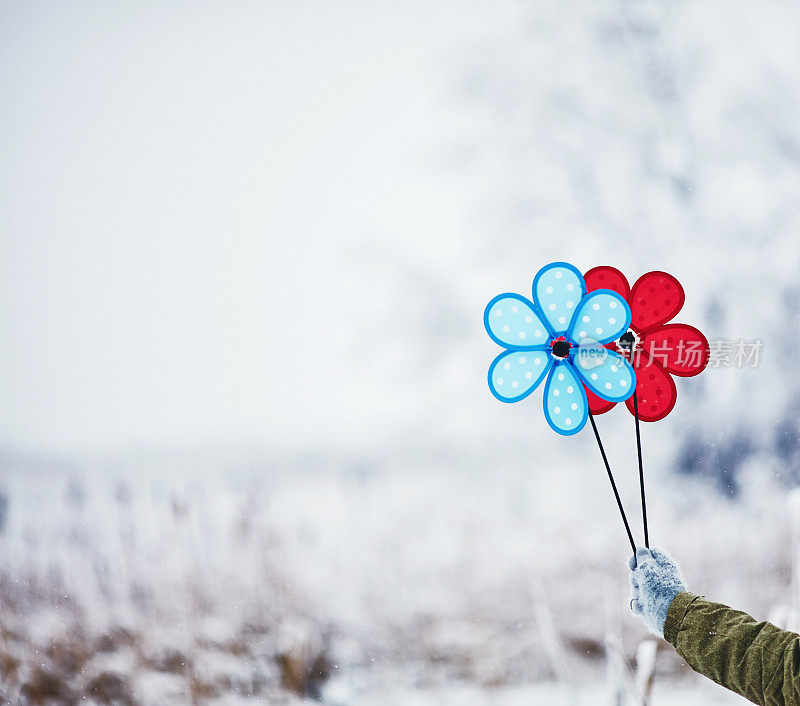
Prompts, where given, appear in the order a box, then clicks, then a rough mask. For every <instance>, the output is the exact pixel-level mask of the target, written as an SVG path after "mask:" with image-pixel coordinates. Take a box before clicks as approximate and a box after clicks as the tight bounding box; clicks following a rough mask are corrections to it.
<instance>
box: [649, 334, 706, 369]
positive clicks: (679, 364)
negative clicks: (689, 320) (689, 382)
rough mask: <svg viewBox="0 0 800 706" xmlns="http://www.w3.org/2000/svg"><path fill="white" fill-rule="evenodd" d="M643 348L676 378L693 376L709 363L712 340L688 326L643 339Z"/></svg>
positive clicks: (650, 335)
mask: <svg viewBox="0 0 800 706" xmlns="http://www.w3.org/2000/svg"><path fill="white" fill-rule="evenodd" d="M640 345H641V347H642V350H644V351H645V352H646V353H647V355H648V356H650V358H651V360H654V361H656V362H657V363H658V364H659V365H660V366H661V367H662V368H664V370H665V371H666V372H668V373H672V374H673V375H680V376H681V377H691V376H692V375H697V374H698V373H700V372H702V371H703V369H704V368H705V367H706V365H707V364H708V356H709V348H708V341H707V340H706V337H705V336H704V335H703V334H702V333H700V331H698V330H697V329H696V328H695V327H694V326H689V325H688V324H667V325H666V326H662V327H661V328H658V329H656V330H655V331H652V332H651V333H648V334H645V335H644V336H642V339H641V342H640Z"/></svg>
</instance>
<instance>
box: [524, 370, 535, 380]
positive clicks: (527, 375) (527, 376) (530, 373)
mask: <svg viewBox="0 0 800 706" xmlns="http://www.w3.org/2000/svg"><path fill="white" fill-rule="evenodd" d="M525 377H526V378H528V380H530V379H531V378H532V377H533V373H532V372H531V371H530V370H529V371H528V372H527V373H525Z"/></svg>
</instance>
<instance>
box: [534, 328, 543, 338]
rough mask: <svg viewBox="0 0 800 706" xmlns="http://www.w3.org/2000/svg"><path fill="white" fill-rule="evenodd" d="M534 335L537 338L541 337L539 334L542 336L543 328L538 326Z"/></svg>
mask: <svg viewBox="0 0 800 706" xmlns="http://www.w3.org/2000/svg"><path fill="white" fill-rule="evenodd" d="M533 335H534V336H536V338H539V336H541V335H542V329H540V328H537V329H536V330H535V331H534V332H533Z"/></svg>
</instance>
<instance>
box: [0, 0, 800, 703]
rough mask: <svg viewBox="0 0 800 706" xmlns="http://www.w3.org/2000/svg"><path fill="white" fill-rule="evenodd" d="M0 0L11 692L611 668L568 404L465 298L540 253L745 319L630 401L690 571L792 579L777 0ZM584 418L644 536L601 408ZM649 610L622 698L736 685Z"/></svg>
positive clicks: (764, 603)
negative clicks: (568, 430) (517, 391)
mask: <svg viewBox="0 0 800 706" xmlns="http://www.w3.org/2000/svg"><path fill="white" fill-rule="evenodd" d="M0 14H2V16H3V19H4V21H3V22H0V35H1V36H2V41H0V59H2V61H0V89H1V90H2V92H3V94H4V95H5V96H6V98H7V99H6V100H5V101H3V105H2V106H0V117H1V118H2V123H3V124H4V125H5V126H6V129H4V130H3V131H0V153H2V155H3V159H2V160H0V162H1V163H0V219H2V222H3V224H4V226H3V237H2V244H3V253H2V255H3V256H2V257H0V332H1V334H2V335H0V361H1V362H0V390H2V395H0V397H2V400H3V402H2V404H0V449H2V450H3V452H2V454H0V470H1V471H2V475H0V479H1V480H0V490H1V491H2V502H1V503H0V516H1V517H2V531H0V588H1V589H2V593H0V600H2V611H1V612H0V621H1V622H0V628H2V630H0V638H1V639H0V656H2V659H0V685H2V689H3V690H4V695H5V696H6V698H8V699H9V700H11V701H12V703H13V702H14V699H17V700H22V699H24V698H28V699H29V700H32V701H34V702H36V699H40V700H41V699H45V698H47V697H48V694H49V697H50V698H52V699H56V700H59V699H60V700H61V701H67V702H68V701H69V700H70V699H72V698H77V697H79V696H86V697H91V698H92V699H94V700H96V701H99V702H103V701H104V700H105V701H109V700H112V701H113V699H114V698H116V699H117V700H118V701H120V700H121V701H123V702H124V701H128V702H133V701H134V700H135V701H136V702H137V703H142V704H148V703H153V704H159V706H160V705H162V704H169V703H176V704H177V703H191V702H195V703H200V702H208V703H213V702H215V701H216V702H219V703H238V702H239V701H242V702H246V701H248V700H254V699H261V700H262V701H267V702H270V703H272V702H274V703H281V702H282V701H283V702H286V703H291V702H292V700H293V699H294V697H292V696H290V694H291V693H292V688H295V689H296V690H298V689H299V690H305V692H306V693H307V694H312V695H314V694H321V695H322V696H323V697H324V698H325V699H326V700H328V701H329V702H330V703H332V704H343V705H345V704H346V705H352V706H361V705H362V704H363V705H366V704H381V705H382V706H383V705H384V704H391V703H398V704H400V703H403V704H414V703H419V704H427V703H431V704H432V703H436V704H447V703H459V704H470V706H472V704H473V703H474V704H484V703H485V704H502V705H505V704H512V703H513V704H517V703H520V704H521V703H558V699H559V698H562V697H564V698H566V692H565V690H564V688H563V687H562V686H559V685H557V684H555V683H554V679H555V678H556V677H557V675H558V674H559V673H560V672H559V669H560V668H561V667H559V664H561V666H562V667H563V664H566V665H567V670H566V673H568V674H569V675H570V676H569V678H568V681H571V682H572V684H571V686H572V687H573V688H574V689H575V690H576V691H573V692H571V693H572V694H573V696H574V695H575V693H577V694H578V696H577V697H576V698H579V699H580V701H579V703H582V704H583V703H607V702H608V699H609V696H608V690H609V688H610V687H609V683H608V682H609V680H608V679H607V677H606V671H607V665H606V660H605V651H604V647H603V645H604V640H605V639H606V637H607V636H608V635H613V636H617V637H619V639H620V640H621V643H622V645H623V649H624V652H625V655H626V656H627V657H628V658H632V657H633V655H634V653H635V649H636V646H637V644H638V643H639V642H640V640H642V639H643V638H644V637H645V634H644V632H643V629H642V628H641V626H640V625H639V624H638V623H637V622H636V621H635V620H634V619H633V618H632V617H631V616H630V615H628V613H627V611H626V603H627V601H626V592H627V586H626V581H627V576H626V570H625V560H626V557H627V554H628V552H629V548H628V547H627V545H626V539H625V535H624V532H623V530H622V527H621V525H620V522H619V518H618V517H617V515H616V508H615V507H614V504H613V498H612V496H611V492H610V489H609V488H608V484H607V479H606V477H605V474H604V470H603V468H602V465H601V464H600V458H599V455H598V452H597V448H596V446H595V445H594V439H593V438H592V437H591V435H590V433H589V432H588V431H587V432H583V433H581V434H579V435H578V436H576V437H571V438H563V437H558V436H556V435H555V434H554V433H553V432H552V431H551V430H550V429H549V428H547V427H546V425H545V423H544V420H543V418H542V413H541V397H540V393H539V394H537V393H535V394H533V395H532V396H531V397H530V398H528V400H526V401H525V402H524V403H522V404H519V405H502V404H500V403H499V402H497V401H496V400H494V398H492V397H491V395H490V394H489V392H488V389H487V388H486V381H485V371H486V368H487V367H488V364H489V362H490V360H491V359H492V357H493V356H494V355H495V353H496V348H495V346H494V345H493V344H492V343H491V341H490V340H489V339H488V337H487V336H486V335H485V333H484V331H483V326H482V312H483V308H484V306H485V304H486V302H487V301H488V300H489V299H490V298H491V297H492V296H494V295H495V294H497V293H499V292H501V291H518V292H521V293H524V294H525V293H528V290H529V287H530V283H531V279H532V276H533V274H534V273H535V272H536V270H538V268H539V267H541V266H542V265H543V264H545V263H547V262H549V261H552V260H556V259H558V260H567V261H570V262H573V263H574V264H576V265H577V266H578V267H580V268H581V269H583V270H586V269H588V268H589V267H592V266H595V265H598V264H612V265H615V266H617V267H619V268H620V269H622V270H623V271H624V272H625V273H626V274H627V275H628V277H629V278H630V279H631V281H632V280H634V279H635V278H636V277H638V276H639V275H640V274H642V273H643V272H645V271H647V270H651V269H662V270H666V271H668V272H671V273H673V274H675V275H676V276H677V277H678V278H679V279H680V280H681V282H682V283H683V284H684V286H685V289H686V294H687V299H686V305H685V307H684V309H683V311H682V312H681V314H680V315H679V317H678V320H680V321H685V322H687V323H692V324H695V325H697V326H699V327H700V328H702V329H703V331H704V332H706V334H707V335H708V337H709V338H711V339H715V340H725V341H734V342H735V341H737V340H740V339H745V340H748V341H752V340H759V341H761V342H762V343H763V349H762V355H761V357H760V360H759V361H758V365H757V366H755V367H744V368H738V367H735V366H730V367H729V366H724V365H723V366H721V367H714V368H710V369H709V370H707V371H706V372H704V373H703V374H702V375H701V376H700V377H698V378H692V379H686V380H678V383H677V384H678V390H679V392H678V394H679V397H678V403H677V406H676V408H675V411H674V412H673V413H672V414H671V415H670V417H668V418H667V419H665V420H663V421H662V422H659V423H657V424H653V425H645V427H644V429H643V431H642V434H643V444H644V450H645V469H646V473H647V478H648V497H649V500H650V504H649V507H648V509H649V515H650V527H651V536H652V538H653V540H654V542H655V543H656V544H663V545H665V546H667V547H668V548H669V549H670V551H671V552H672V553H673V554H674V555H675V556H676V557H677V558H678V559H679V561H680V562H681V564H682V566H683V568H684V572H685V574H686V576H687V579H688V581H689V585H690V588H691V589H693V590H695V591H697V592H700V593H704V594H706V595H708V596H709V597H711V598H714V599H717V600H720V601H724V602H728V603H731V604H733V605H735V606H737V607H739V608H742V609H744V610H748V611H751V612H752V613H754V614H756V615H758V616H760V617H767V616H769V615H770V614H771V613H773V612H775V615H778V614H779V612H778V611H776V608H778V607H779V606H780V605H782V604H787V603H788V602H789V599H790V596H789V585H790V568H791V563H792V561H791V560H792V557H791V553H792V548H791V546H790V541H789V538H790V531H791V518H790V514H789V507H788V498H787V496H788V493H789V491H790V490H791V489H792V488H793V487H795V486H796V485H797V484H798V482H800V443H799V441H798V438H799V436H800V406H799V405H798V403H797V399H798V392H799V391H800V370H799V369H798V367H797V366H796V365H794V361H795V360H796V359H797V353H796V351H795V339H796V338H797V327H798V310H800V275H798V272H800V120H799V119H798V116H800V44H798V43H797V41H796V37H795V34H796V32H795V31H794V28H796V27H797V25H798V21H800V10H798V8H797V6H796V5H794V4H792V3H790V2H775V3H770V4H769V5H764V4H760V5H758V6H756V5H753V4H752V3H747V2H744V1H743V0H742V1H736V2H727V3H724V4H723V3H703V4H698V3H691V2H689V1H688V0H680V1H679V2H673V3H669V4H663V3H656V2H649V1H647V0H637V1H634V0H603V1H599V2H598V1H597V0H582V1H580V2H575V3H571V4H570V6H569V8H567V7H565V6H564V4H563V3H556V2H541V3H540V2H537V3H525V2H520V1H518V0H504V1H503V2H492V3H489V2H483V1H480V2H478V1H476V0H470V1H469V2H451V1H450V0H436V1H435V2H429V3H424V4H423V3H401V2H389V1H388V0H382V1H379V2H371V3H366V2H352V3H350V2H348V3H343V2H342V3H323V2H320V1H310V2H308V3H277V2H268V3H255V2H253V3H251V2H246V1H244V0H243V2H241V3H233V4H222V3H214V2H202V3H197V2H191V3H189V2H186V3H182V2H176V3H170V4H169V5H168V6H167V5H159V4H153V3H149V4H137V3H126V2H122V3H115V4H114V5H113V6H109V5H107V4H103V3H100V2H96V3H93V2H88V3H84V4H82V5H81V6H80V7H69V8H67V7H66V6H62V5H61V4H59V3H55V2H34V3H25V4H24V5H17V6H13V7H12V6H5V7H2V9H0ZM43 47H45V48H46V50H43V49H42V48H43ZM598 424H599V426H600V431H601V434H602V436H603V439H604V441H605V443H606V448H607V449H608V452H609V456H610V460H611V463H612V466H613V467H614V469H615V473H616V474H617V476H618V481H619V484H620V489H621V492H622V495H623V498H624V499H625V502H626V507H627V508H628V510H629V513H630V515H631V518H632V522H633V529H634V533H635V534H636V536H637V537H639V538H641V534H642V533H641V530H640V527H639V519H638V517H639V516H638V487H637V479H636V464H635V446H634V440H633V426H632V420H631V418H630V416H629V415H628V414H627V412H626V411H625V410H624V409H616V410H614V411H613V412H611V413H609V414H608V415H605V416H603V417H601V418H599V419H598ZM551 624H552V625H553V626H555V635H556V636H557V640H556V642H557V643H559V644H560V645H561V646H562V647H563V651H564V652H563V655H562V657H563V660H565V661H564V662H563V663H560V662H559V660H558V658H554V654H553V651H552V647H551V648H550V649H548V648H546V647H545V643H546V640H545V638H546V637H547V635H549V634H550V631H549V629H548V626H549V625H551ZM551 637H552V636H551ZM663 647H664V649H662V650H661V651H660V652H659V656H658V661H657V676H656V682H655V684H656V686H655V691H654V697H653V704H656V705H658V704H671V703H676V704H677V703H682V704H683V703H686V704H689V703H692V701H691V699H694V700H695V702H696V703H730V702H731V697H729V696H727V695H726V694H725V693H724V692H723V690H721V689H719V688H717V687H715V686H714V685H710V684H705V683H703V682H702V681H700V680H698V679H696V678H695V677H694V676H693V675H692V674H691V673H688V672H686V671H685V669H683V668H682V667H681V665H680V662H679V660H677V659H675V658H674V655H673V654H672V653H671V651H670V650H669V649H668V648H667V647H666V646H663ZM24 694H27V697H25V696H24ZM115 694H116V696H115ZM715 699H716V701H715ZM734 702H735V701H734Z"/></svg>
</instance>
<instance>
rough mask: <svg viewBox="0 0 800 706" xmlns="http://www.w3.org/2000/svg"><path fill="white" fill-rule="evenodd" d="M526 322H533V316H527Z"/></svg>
mask: <svg viewBox="0 0 800 706" xmlns="http://www.w3.org/2000/svg"><path fill="white" fill-rule="evenodd" d="M525 323H526V324H530V323H533V317H532V316H526V317H525Z"/></svg>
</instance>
